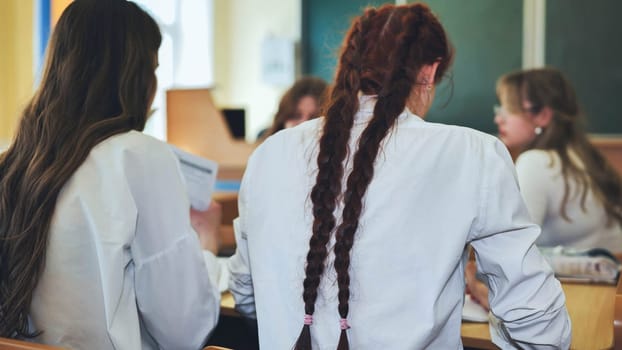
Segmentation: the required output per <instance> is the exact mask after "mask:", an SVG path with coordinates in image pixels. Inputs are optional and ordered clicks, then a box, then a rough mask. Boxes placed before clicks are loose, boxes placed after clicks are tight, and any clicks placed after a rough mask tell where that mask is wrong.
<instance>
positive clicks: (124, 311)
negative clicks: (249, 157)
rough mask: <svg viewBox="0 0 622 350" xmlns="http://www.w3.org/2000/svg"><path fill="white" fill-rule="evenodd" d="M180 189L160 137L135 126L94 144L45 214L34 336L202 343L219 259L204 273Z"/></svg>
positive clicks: (211, 316) (212, 309) (75, 341)
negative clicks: (43, 261)
mask: <svg viewBox="0 0 622 350" xmlns="http://www.w3.org/2000/svg"><path fill="white" fill-rule="evenodd" d="M184 193H185V190H184V186H183V184H182V182H181V177H180V173H179V169H178V166H177V160H176V158H175V156H174V154H173V153H172V152H171V150H170V149H169V147H168V146H167V145H166V144H165V143H163V142H161V141H158V140H155V139H153V138H151V137H150V136H146V135H143V134H141V133H139V132H135V131H132V132H129V133H125V134H121V135H117V136H113V137H110V138H109V139H107V140H105V141H103V142H101V143H100V144H98V145H97V146H95V147H94V148H93V150H92V151H91V153H90V154H89V156H88V158H87V159H86V160H85V161H84V163H83V164H82V165H81V166H80V168H78V170H76V172H75V173H74V174H73V176H72V177H71V178H70V179H69V181H68V182H67V184H66V185H65V186H64V188H63V191H62V192H61V193H60V195H59V198H58V201H57V204H56V209H55V212H54V216H53V218H52V224H51V227H50V236H49V242H48V249H47V254H46V265H45V269H44V271H43V273H42V275H41V278H40V280H39V283H38V285H37V289H36V290H35V293H34V296H33V301H32V306H31V317H32V324H33V326H34V329H41V330H44V332H43V333H42V334H41V335H40V336H39V337H38V338H37V340H38V341H40V342H42V343H45V344H62V345H63V346H69V347H72V348H76V349H86V348H88V349H157V348H158V347H165V348H178V349H180V348H189V349H192V348H194V349H198V348H199V347H200V346H201V345H202V343H203V342H204V340H205V338H206V337H207V335H208V334H209V333H210V331H211V329H212V327H213V326H214V325H215V324H216V322H217V318H218V312H217V310H218V307H219V305H218V301H219V295H218V291H217V289H216V288H215V285H216V281H217V276H216V271H215V267H216V265H215V264H212V265H211V266H210V267H211V268H210V270H209V272H208V270H207V269H206V266H205V264H204V262H203V259H204V257H203V256H202V255H201V253H200V250H199V249H197V246H198V245H199V243H198V241H197V238H196V234H195V233H194V231H192V228H191V227H190V226H189V224H190V221H189V218H188V206H189V204H188V200H187V198H185V196H184ZM184 222H185V223H186V224H188V226H185V227H184V226H181V225H180V223H184ZM206 255H207V254H206ZM209 274H211V275H212V276H211V277H212V278H211V279H210V276H209ZM78 325H79V327H78ZM172 325H175V326H172Z"/></svg>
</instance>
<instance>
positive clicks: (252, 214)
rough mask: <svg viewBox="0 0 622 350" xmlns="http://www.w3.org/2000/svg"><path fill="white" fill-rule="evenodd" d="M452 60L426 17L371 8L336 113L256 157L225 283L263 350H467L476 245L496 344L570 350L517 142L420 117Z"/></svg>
mask: <svg viewBox="0 0 622 350" xmlns="http://www.w3.org/2000/svg"><path fill="white" fill-rule="evenodd" d="M452 56H453V53H452V50H451V48H450V45H449V42H448V40H447V36H446V33H445V30H444V29H443V27H442V26H441V24H440V23H439V22H438V20H437V18H436V17H435V16H434V15H433V14H432V12H431V11H430V9H429V8H428V7H427V6H426V5H423V4H418V3H415V4H409V5H400V6H396V5H385V6H382V7H380V8H377V9H376V8H368V9H366V10H365V12H364V13H363V15H362V16H360V17H358V18H356V19H355V20H354V21H353V23H352V25H351V27H350V29H349V31H348V33H347V34H346V38H345V40H344V43H343V46H342V50H341V54H340V57H339V63H338V67H337V70H336V76H335V83H334V87H333V89H332V91H331V94H330V96H329V101H328V105H327V109H326V116H325V117H324V118H318V119H315V120H311V121H308V122H306V123H303V124H301V125H300V126H298V127H296V128H292V129H287V130H284V131H282V132H279V133H278V134H276V135H273V136H272V137H270V138H268V139H267V140H266V141H265V142H264V143H263V144H261V145H260V146H259V147H258V149H257V150H256V151H255V153H254V154H253V156H252V157H251V159H250V161H249V163H248V166H247V168H246V173H245V175H244V179H243V181H242V188H241V191H240V199H239V204H240V217H239V219H237V220H236V221H235V223H234V226H235V234H236V240H237V244H238V245H237V252H236V254H235V255H234V256H233V257H232V258H231V260H230V265H229V267H230V269H231V276H232V278H231V280H230V285H229V286H230V290H231V292H232V293H233V295H234V297H235V300H236V307H237V309H238V310H239V311H240V312H241V313H242V314H244V315H247V316H250V317H255V316H256V317H257V321H258V326H259V341H260V345H261V347H262V348H265V349H291V348H292V347H293V348H294V349H311V348H314V349H320V348H321V349H335V348H337V349H348V348H350V347H351V348H352V349H424V348H426V349H459V348H461V347H462V346H461V345H462V344H461V338H460V326H461V314H462V303H463V296H464V293H463V291H464V262H465V259H466V251H465V247H466V246H467V245H468V244H469V243H470V244H471V245H472V246H473V247H474V248H475V250H476V252H477V254H478V256H479V257H480V259H479V262H480V264H481V268H482V271H484V272H486V273H487V274H488V276H489V278H490V280H491V286H492V288H491V304H492V310H493V313H494V315H495V316H496V317H497V319H498V320H499V322H498V323H494V324H493V327H492V329H493V333H492V339H493V341H494V342H495V343H496V344H497V345H498V346H500V347H501V348H510V347H512V346H513V345H516V344H518V345H519V346H520V347H524V348H530V349H532V348H542V349H551V348H568V347H569V344H570V324H569V319H568V314H567V312H566V308H565V300H564V295H563V292H562V289H561V286H560V284H559V282H558V281H557V280H556V279H555V278H554V276H553V273H552V271H551V270H550V268H549V267H548V265H547V264H546V262H545V260H544V258H543V257H542V256H541V255H540V254H539V252H538V250H537V249H536V248H535V246H534V245H533V242H534V241H535V239H536V238H537V236H538V234H539V232H540V231H539V228H538V227H537V226H536V225H534V224H533V223H531V221H530V219H529V215H528V212H527V210H526V208H525V206H524V203H523V200H522V198H521V195H520V192H519V189H518V186H517V184H516V180H515V178H514V173H513V164H512V161H511V159H510V157H509V154H508V152H507V150H506V148H505V146H503V144H502V143H501V142H499V141H498V140H497V139H496V138H494V137H492V136H489V135H485V134H482V133H479V132H476V131H473V130H470V129H467V128H461V127H455V126H447V125H442V124H434V123H427V122H425V121H424V120H423V117H424V116H425V115H426V113H427V111H428V109H429V107H430V105H431V104H432V101H433V98H434V89H435V85H436V84H437V83H439V81H440V80H441V78H442V77H443V76H444V74H445V73H446V71H447V69H448V68H449V65H450V63H451V60H452ZM498 189H504V190H503V191H499V190H498Z"/></svg>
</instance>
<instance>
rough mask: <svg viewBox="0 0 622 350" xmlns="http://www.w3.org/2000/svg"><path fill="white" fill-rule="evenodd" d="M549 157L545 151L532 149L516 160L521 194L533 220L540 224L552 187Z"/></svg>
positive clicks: (544, 214) (542, 220) (544, 215)
mask: <svg viewBox="0 0 622 350" xmlns="http://www.w3.org/2000/svg"><path fill="white" fill-rule="evenodd" d="M551 160H552V159H551V157H550V156H549V154H548V153H547V152H545V151H539V150H532V151H527V152H525V153H523V154H521V155H520V156H519V157H518V159H517V160H516V174H517V177H518V184H519V186H520V190H521V194H522V196H523V199H524V200H525V204H526V205H527V210H528V211H529V214H531V218H532V219H533V221H534V222H535V223H536V224H538V225H540V226H542V224H543V223H544V218H545V217H546V212H547V207H548V200H549V199H548V197H549V196H548V193H549V192H550V191H551V189H553V188H554V186H553V183H552V174H551V172H552V171H553V169H552V168H551Z"/></svg>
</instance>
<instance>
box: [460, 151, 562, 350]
mask: <svg viewBox="0 0 622 350" xmlns="http://www.w3.org/2000/svg"><path fill="white" fill-rule="evenodd" d="M485 153H486V155H485V156H484V164H483V166H482V169H485V170H484V171H483V175H482V184H481V186H480V188H481V191H480V193H481V200H480V208H479V216H478V218H477V221H476V225H475V226H474V227H475V228H474V230H473V232H472V234H473V236H472V237H471V239H472V241H471V242H470V243H471V245H472V246H473V248H474V250H475V256H476V259H477V265H478V273H479V274H480V275H481V276H482V277H484V279H485V280H486V281H487V283H488V286H489V289H490V292H489V303H490V306H491V312H492V315H493V318H494V320H493V322H491V324H490V325H491V326H490V327H491V337H492V340H493V342H494V343H495V344H496V345H498V346H499V347H501V348H502V349H507V348H522V349H568V348H569V346H570V339H571V337H570V319H569V317H568V313H567V310H566V306H565V296H564V293H563V290H562V288H561V285H560V283H559V281H557V280H556V279H555V277H554V275H553V271H552V270H551V268H550V267H549V265H548V264H547V263H546V261H545V259H544V258H543V257H542V256H541V255H540V253H539V251H538V250H537V248H536V247H535V245H534V241H535V240H536V238H537V237H538V235H539V233H540V229H539V227H538V226H537V225H535V224H533V223H532V221H531V219H530V217H529V213H528V212H527V209H526V207H525V205H524V202H523V200H522V198H521V194H520V192H519V188H518V185H517V181H516V177H515V173H514V166H513V164H512V162H511V159H510V157H509V154H508V153H507V150H506V149H505V147H504V146H503V145H502V144H501V143H500V142H499V141H495V145H494V147H488V148H486V150H485Z"/></svg>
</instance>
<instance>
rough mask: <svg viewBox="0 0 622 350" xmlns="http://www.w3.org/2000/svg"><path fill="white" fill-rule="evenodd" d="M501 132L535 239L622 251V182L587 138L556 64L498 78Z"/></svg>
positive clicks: (545, 243)
mask: <svg viewBox="0 0 622 350" xmlns="http://www.w3.org/2000/svg"><path fill="white" fill-rule="evenodd" d="M497 96H498V98H499V101H500V102H501V106H499V107H497V108H496V110H495V123H496V124H497V126H498V128H499V138H500V139H501V140H502V141H503V143H504V144H505V145H506V146H507V147H508V148H509V149H510V151H511V152H512V153H513V154H515V155H517V159H516V172H517V174H518V182H519V184H520V187H521V193H522V195H523V197H524V199H525V202H526V204H527V209H528V210H529V213H530V214H531V217H532V219H533V220H534V221H535V222H536V223H537V224H538V225H540V226H541V227H542V233H541V234H540V237H539V238H538V240H537V241H536V244H537V245H538V246H542V247H548V246H557V245H562V246H565V247H570V248H605V249H608V250H610V251H612V252H614V253H622V181H621V180H620V175H619V174H617V173H616V171H615V170H614V168H613V166H612V165H611V164H609V163H608V162H607V160H606V159H605V157H603V155H602V154H600V153H599V152H598V150H597V149H596V148H595V147H594V146H593V145H592V144H591V143H590V142H589V140H588V137H587V134H586V132H585V130H584V129H583V127H582V121H583V118H584V116H583V114H582V111H581V109H580V108H579V103H578V101H577V97H576V95H575V91H574V89H573V87H572V86H571V85H570V83H569V82H568V80H567V79H566V78H565V77H564V76H563V74H562V73H561V72H560V71H559V70H557V69H555V68H540V69H531V70H524V71H518V72H513V73H510V74H507V75H504V76H502V77H501V78H500V79H499V81H498V82H497Z"/></svg>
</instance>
